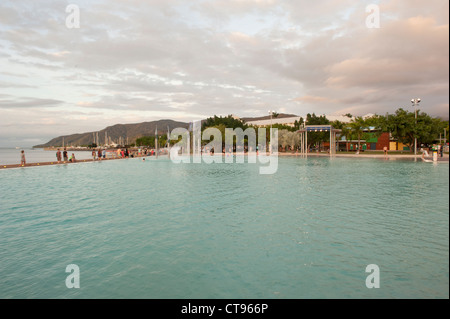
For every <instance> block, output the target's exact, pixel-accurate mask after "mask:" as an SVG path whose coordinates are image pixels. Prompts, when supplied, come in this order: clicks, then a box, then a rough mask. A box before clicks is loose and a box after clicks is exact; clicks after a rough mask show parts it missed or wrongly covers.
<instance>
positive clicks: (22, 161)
mask: <svg viewBox="0 0 450 319" xmlns="http://www.w3.org/2000/svg"><path fill="white" fill-rule="evenodd" d="M20 153H21V155H20V165H21V166H25V165H26V164H27V163H26V160H25V151H24V150H22V151H21V152H20Z"/></svg>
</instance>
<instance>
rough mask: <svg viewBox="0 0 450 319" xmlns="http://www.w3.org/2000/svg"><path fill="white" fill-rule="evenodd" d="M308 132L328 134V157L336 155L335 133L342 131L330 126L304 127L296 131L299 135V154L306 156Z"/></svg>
mask: <svg viewBox="0 0 450 319" xmlns="http://www.w3.org/2000/svg"><path fill="white" fill-rule="evenodd" d="M308 132H330V155H334V154H336V133H341V132H342V130H339V129H335V128H334V127H333V126H331V125H305V126H304V127H303V128H301V129H300V130H298V131H297V133H300V144H301V153H302V154H305V155H307V154H308Z"/></svg>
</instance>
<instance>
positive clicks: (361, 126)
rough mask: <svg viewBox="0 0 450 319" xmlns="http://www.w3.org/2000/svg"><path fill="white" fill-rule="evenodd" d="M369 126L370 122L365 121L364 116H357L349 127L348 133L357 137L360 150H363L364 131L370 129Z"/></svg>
mask: <svg viewBox="0 0 450 319" xmlns="http://www.w3.org/2000/svg"><path fill="white" fill-rule="evenodd" d="M368 124H369V123H368V121H367V120H365V119H363V118H362V116H357V117H354V118H352V120H351V121H350V123H349V125H348V126H349V130H348V132H349V133H350V134H351V135H352V136H356V138H357V140H358V150H361V138H362V137H363V134H364V131H365V130H366V129H367V128H368V127H369V125H368Z"/></svg>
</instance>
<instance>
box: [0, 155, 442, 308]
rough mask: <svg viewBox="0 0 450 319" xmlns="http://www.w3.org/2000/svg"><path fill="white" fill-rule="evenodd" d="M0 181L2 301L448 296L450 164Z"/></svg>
mask: <svg viewBox="0 0 450 319" xmlns="http://www.w3.org/2000/svg"><path fill="white" fill-rule="evenodd" d="M0 179H1V183H0V194H1V197H0V234H1V237H0V298H287V299H289V298H448V297H449V166H448V164H438V165H433V164H431V163H422V162H414V161H405V160H401V161H399V160H397V161H385V160H377V159H340V158H335V159H329V158H312V157H310V158H308V159H304V158H280V159H279V168H278V172H277V173H276V174H274V175H260V174H259V166H257V165H254V164H211V165H208V164H174V163H172V162H170V161H169V160H167V159H162V158H160V159H158V160H154V159H153V160H146V161H142V160H139V159H127V160H119V161H107V162H102V163H79V164H72V165H61V166H48V167H39V168H20V169H11V170H4V171H0ZM69 264H76V265H78V266H79V269H80V286H81V288H79V289H75V288H74V289H68V288H67V287H66V285H65V280H66V277H67V276H68V275H69V274H68V273H66V272H65V269H66V266H67V265H69ZM369 264H377V265H378V266H379V268H380V288H379V289H368V288H367V287H366V284H365V281H366V277H367V276H368V275H369V274H368V273H366V272H365V268H366V266H367V265H369Z"/></svg>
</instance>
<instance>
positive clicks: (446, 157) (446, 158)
mask: <svg viewBox="0 0 450 319" xmlns="http://www.w3.org/2000/svg"><path fill="white" fill-rule="evenodd" d="M219 154H221V155H223V156H225V155H226V154H225V153H219ZM219 154H217V155H219ZM237 154H240V153H237ZM241 154H242V153H241ZM233 155H236V153H234V154H233ZM247 155H248V153H246V154H245V156H247ZM161 156H163V157H166V156H167V154H162V155H161ZM267 156H268V154H267ZM278 156H281V157H298V158H305V157H330V155H329V154H327V153H308V155H307V156H305V155H302V154H300V153H298V154H296V153H278ZM145 157H150V158H155V156H154V155H153V156H134V157H129V158H145ZM333 157H340V158H360V159H368V158H372V159H373V158H378V159H384V155H383V154H336V155H334V156H333ZM120 159H127V158H126V157H125V158H123V157H115V158H102V159H100V160H99V159H95V160H94V159H82V160H77V161H76V162H69V161H61V162H57V161H53V162H39V163H28V164H25V166H23V165H21V164H5V165H0V170H2V169H11V168H27V167H38V166H52V165H63V164H77V163H88V162H102V161H110V160H120ZM389 159H419V160H422V156H421V155H414V154H402V155H400V154H393V155H388V156H387V158H386V160H389ZM432 159H433V158H432V157H430V156H429V157H427V158H426V160H427V161H432ZM438 162H439V163H442V162H444V163H449V154H444V157H438Z"/></svg>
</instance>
